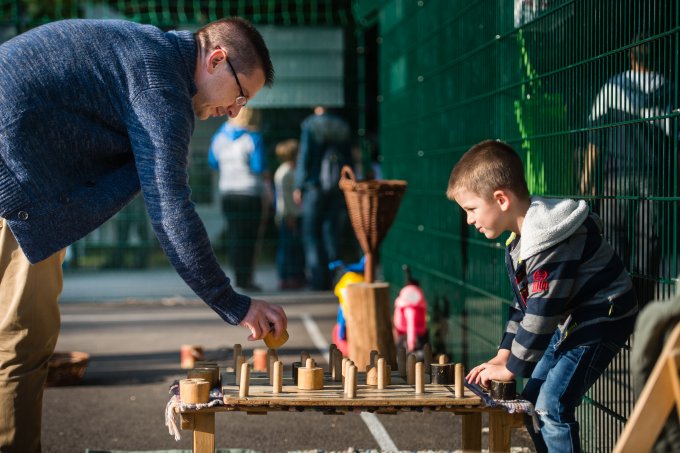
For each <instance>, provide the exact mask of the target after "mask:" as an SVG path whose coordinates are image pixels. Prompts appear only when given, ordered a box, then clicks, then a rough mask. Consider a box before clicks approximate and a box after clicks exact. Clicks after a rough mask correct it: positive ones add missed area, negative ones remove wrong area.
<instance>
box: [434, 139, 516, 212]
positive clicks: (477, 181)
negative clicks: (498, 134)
mask: <svg viewBox="0 0 680 453" xmlns="http://www.w3.org/2000/svg"><path fill="white" fill-rule="evenodd" d="M461 189H465V190H469V191H471V192H474V193H475V194H477V195H478V196H480V197H482V198H486V199H490V198H491V197H492V196H493V193H494V192H495V191H496V190H501V189H502V190H510V191H512V192H513V193H514V194H515V195H516V196H517V197H518V198H519V199H522V200H528V199H529V189H528V188H527V182H526V179H525V178H524V166H523V165H522V160H521V159H520V158H519V155H518V154H517V153H516V152H515V150H514V149H512V148H511V147H510V146H509V145H508V144H506V143H504V142H501V141H498V140H485V141H483V142H481V143H478V144H476V145H475V146H473V147H472V148H470V149H469V150H468V151H467V152H466V153H465V154H463V157H461V158H460V160H459V161H458V163H457V164H456V165H455V166H454V167H453V171H452V172H451V176H450V177H449V186H448V188H447V190H446V196H447V197H448V198H449V199H451V200H453V199H454V197H455V195H456V193H457V192H458V191H459V190H461Z"/></svg>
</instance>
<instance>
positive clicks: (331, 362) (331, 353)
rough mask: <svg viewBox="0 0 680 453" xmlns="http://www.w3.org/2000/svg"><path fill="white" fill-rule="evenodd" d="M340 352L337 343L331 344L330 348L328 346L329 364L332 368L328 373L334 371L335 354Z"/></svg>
mask: <svg viewBox="0 0 680 453" xmlns="http://www.w3.org/2000/svg"><path fill="white" fill-rule="evenodd" d="M337 350H338V347H337V346H336V345H335V343H331V344H330V346H328V364H329V365H330V366H331V369H329V370H328V371H332V367H333V354H335V351H337Z"/></svg>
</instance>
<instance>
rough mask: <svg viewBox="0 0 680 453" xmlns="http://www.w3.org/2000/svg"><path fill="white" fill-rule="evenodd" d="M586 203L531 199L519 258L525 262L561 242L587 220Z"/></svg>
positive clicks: (581, 201)
mask: <svg viewBox="0 0 680 453" xmlns="http://www.w3.org/2000/svg"><path fill="white" fill-rule="evenodd" d="M588 212H589V210H588V205H587V204H586V202H585V201H583V200H578V201H577V200H571V199H552V198H542V197H531V205H530V206H529V210H528V211H527V214H526V216H525V217H524V223H523V224H522V234H521V236H522V241H521V242H520V257H521V259H522V260H526V259H527V258H530V257H532V256H534V255H536V254H537V253H540V252H542V251H544V250H546V249H549V248H550V247H552V246H554V245H555V244H557V243H559V242H562V241H563V240H565V239H567V238H568V237H569V236H571V235H572V234H574V232H575V231H576V230H577V229H578V228H579V227H580V226H581V225H582V224H583V222H584V221H585V220H586V217H588Z"/></svg>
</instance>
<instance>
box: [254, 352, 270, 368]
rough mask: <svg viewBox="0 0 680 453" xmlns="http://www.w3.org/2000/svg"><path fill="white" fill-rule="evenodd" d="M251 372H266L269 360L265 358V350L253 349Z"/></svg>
mask: <svg viewBox="0 0 680 453" xmlns="http://www.w3.org/2000/svg"><path fill="white" fill-rule="evenodd" d="M253 370H254V371H268V370H269V358H268V357H267V350H266V349H262V348H255V349H253Z"/></svg>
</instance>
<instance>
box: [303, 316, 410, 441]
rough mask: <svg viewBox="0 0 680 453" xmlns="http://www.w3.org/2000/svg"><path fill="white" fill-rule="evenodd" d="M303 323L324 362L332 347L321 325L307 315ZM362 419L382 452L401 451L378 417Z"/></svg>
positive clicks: (363, 417) (364, 414)
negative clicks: (320, 327)
mask: <svg viewBox="0 0 680 453" xmlns="http://www.w3.org/2000/svg"><path fill="white" fill-rule="evenodd" d="M302 323H303V324H304V326H305V329H307V333H308V334H309V337H310V338H311V339H312V342H313V343H314V346H316V349H318V350H319V353H320V354H321V356H322V357H323V358H324V360H327V358H328V349H329V348H330V345H329V344H328V342H327V341H326V339H325V338H324V336H323V334H322V333H321V329H319V325H318V324H317V323H316V321H314V318H312V316H311V315H309V314H307V313H305V314H303V315H302ZM361 419H362V420H363V421H364V423H366V426H367V427H368V430H369V431H370V432H371V435H373V438H374V439H375V441H376V442H377V443H378V445H379V446H380V450H381V451H399V449H398V448H397V446H396V445H395V443H394V441H393V440H392V438H391V437H390V434H389V433H388V432H387V430H386V429H385V427H384V426H383V424H382V423H380V420H379V419H378V416H377V415H375V414H372V413H370V412H362V413H361Z"/></svg>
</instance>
